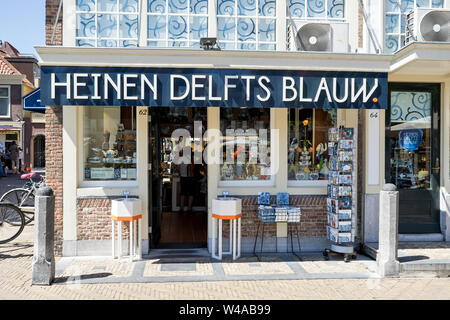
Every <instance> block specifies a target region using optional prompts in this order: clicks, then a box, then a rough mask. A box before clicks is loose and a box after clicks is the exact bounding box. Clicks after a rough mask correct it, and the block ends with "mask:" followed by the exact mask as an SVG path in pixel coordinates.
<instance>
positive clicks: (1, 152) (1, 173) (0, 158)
mask: <svg viewBox="0 0 450 320" xmlns="http://www.w3.org/2000/svg"><path fill="white" fill-rule="evenodd" d="M4 156H5V147H4V146H3V144H2V143H1V142H0V178H1V177H6V171H5V169H4V167H5V165H6V163H5V158H4Z"/></svg>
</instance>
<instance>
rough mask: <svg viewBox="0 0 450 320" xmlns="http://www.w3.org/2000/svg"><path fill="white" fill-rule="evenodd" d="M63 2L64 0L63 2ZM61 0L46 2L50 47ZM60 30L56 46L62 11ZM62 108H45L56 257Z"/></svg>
mask: <svg viewBox="0 0 450 320" xmlns="http://www.w3.org/2000/svg"><path fill="white" fill-rule="evenodd" d="M61 1H62V0H61ZM58 6H59V0H46V1H45V38H46V41H45V43H46V45H50V39H51V37H52V32H53V25H54V23H55V20H56V15H57V12H58ZM59 18H60V19H59V21H60V22H59V23H58V28H57V30H56V33H55V41H54V43H53V44H54V45H62V10H61V12H60V16H59ZM62 119H63V116H62V107H60V106H56V107H49V106H47V107H46V108H45V160H46V172H45V174H46V178H47V185H48V186H49V187H51V188H52V189H53V192H54V194H55V255H57V256H60V255H61V254H62V231H63V230H62V227H63V226H62V219H63V203H62V188H63V178H62V170H63V166H62V164H63V162H62Z"/></svg>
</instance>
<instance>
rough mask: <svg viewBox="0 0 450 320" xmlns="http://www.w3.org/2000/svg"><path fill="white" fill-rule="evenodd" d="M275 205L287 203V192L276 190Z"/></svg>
mask: <svg viewBox="0 0 450 320" xmlns="http://www.w3.org/2000/svg"><path fill="white" fill-rule="evenodd" d="M277 205H289V193H287V192H278V193H277Z"/></svg>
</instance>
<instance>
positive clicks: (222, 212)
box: [211, 197, 242, 260]
mask: <svg viewBox="0 0 450 320" xmlns="http://www.w3.org/2000/svg"><path fill="white" fill-rule="evenodd" d="M241 213H242V201H241V199H237V198H231V197H224V198H220V199H213V200H212V230H213V235H212V253H211V255H212V257H213V258H215V259H219V260H222V255H224V254H232V256H233V260H236V259H237V258H239V257H240V256H241V216H242V214H241ZM223 220H228V221H230V250H229V251H227V252H223V251H222V221H223ZM236 224H237V232H236ZM217 225H218V227H217ZM216 232H217V233H216ZM216 234H217V242H218V250H217V254H216Z"/></svg>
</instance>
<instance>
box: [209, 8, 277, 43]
mask: <svg viewBox="0 0 450 320" xmlns="http://www.w3.org/2000/svg"><path fill="white" fill-rule="evenodd" d="M275 18H276V8H275V1H274V0H218V2H217V32H218V40H219V45H220V47H221V48H222V49H239V50H256V49H258V50H273V49H274V48H275V42H276V38H275V29H276V19H275Z"/></svg>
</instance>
